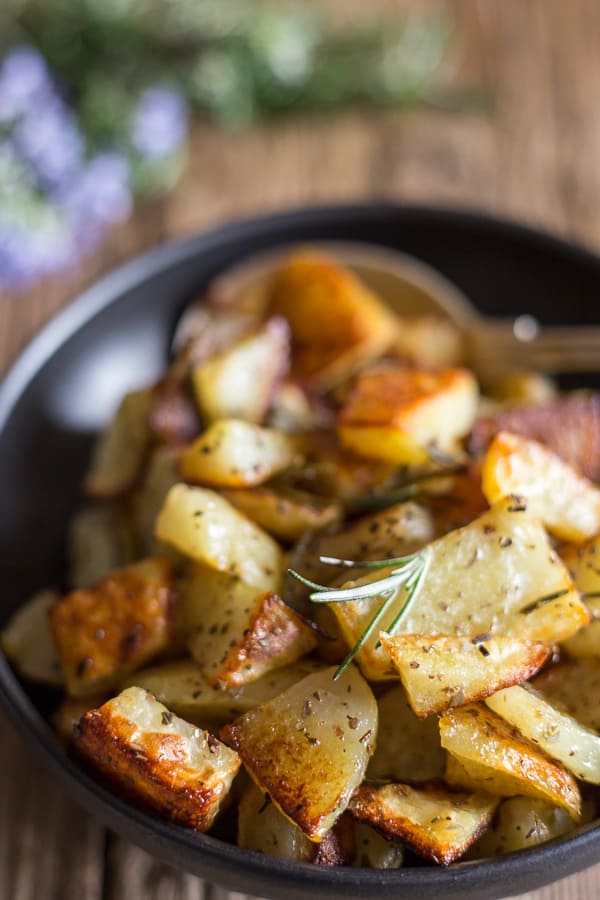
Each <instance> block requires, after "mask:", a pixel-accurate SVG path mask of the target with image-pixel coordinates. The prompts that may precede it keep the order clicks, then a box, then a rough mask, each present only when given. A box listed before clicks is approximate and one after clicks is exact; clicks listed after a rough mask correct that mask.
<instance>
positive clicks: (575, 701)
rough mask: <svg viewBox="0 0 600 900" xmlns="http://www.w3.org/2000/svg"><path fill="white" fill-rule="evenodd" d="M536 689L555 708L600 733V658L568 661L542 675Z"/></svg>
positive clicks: (535, 681) (535, 685) (536, 682)
mask: <svg viewBox="0 0 600 900" xmlns="http://www.w3.org/2000/svg"><path fill="white" fill-rule="evenodd" d="M533 687H534V688H535V689H536V691H538V692H539V693H540V694H541V695H542V696H543V697H545V698H546V699H547V700H548V701H549V702H550V703H552V705H553V706H556V707H557V708H558V709H561V710H564V711H565V712H567V713H569V714H570V715H571V716H573V718H574V719H577V721H578V722H581V724H582V725H584V726H586V727H587V728H593V729H594V731H600V659H577V660H565V661H564V662H561V663H559V664H558V665H557V666H552V668H549V669H546V670H545V671H544V672H542V673H541V675H538V676H537V677H536V678H535V680H534V681H533Z"/></svg>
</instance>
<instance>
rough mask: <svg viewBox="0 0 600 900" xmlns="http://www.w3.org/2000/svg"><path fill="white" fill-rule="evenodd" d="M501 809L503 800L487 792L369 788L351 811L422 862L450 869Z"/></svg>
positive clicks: (361, 790)
mask: <svg viewBox="0 0 600 900" xmlns="http://www.w3.org/2000/svg"><path fill="white" fill-rule="evenodd" d="M497 805H498V798H497V797H491V796H490V795H489V794H486V793H484V792H483V791H478V792H477V793H473V794H455V793H452V792H451V791H449V790H448V789H447V788H443V787H426V788H413V787H410V785H408V784H386V785H383V786H382V787H378V786H376V785H370V784H364V785H362V786H361V787H359V789H358V790H357V792H356V794H355V795H354V797H353V799H352V803H351V805H350V811H351V813H352V815H353V816H356V818H357V819H359V820H360V821H361V822H367V823H368V824H369V825H372V826H373V827H374V828H377V829H378V830H379V831H381V833H382V834H385V835H386V836H387V837H390V838H395V839H396V840H401V841H403V842H404V843H406V844H408V846H409V847H410V848H411V849H412V850H414V851H415V853H418V854H419V856H424V857H425V858H426V859H431V860H433V862H436V863H440V864H441V865H443V866H448V865H450V863H452V862H454V860H456V859H458V858H459V857H460V856H462V855H463V853H465V851H466V850H468V848H469V847H470V846H471V844H472V843H473V842H474V841H476V840H477V838H478V837H479V835H480V834H481V833H482V832H483V831H484V830H485V828H487V826H488V825H489V823H490V821H491V818H492V816H493V814H494V810H495V809H496V807H497Z"/></svg>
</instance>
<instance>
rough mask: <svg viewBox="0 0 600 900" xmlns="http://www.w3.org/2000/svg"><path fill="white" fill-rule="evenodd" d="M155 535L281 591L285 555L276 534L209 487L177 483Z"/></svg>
mask: <svg viewBox="0 0 600 900" xmlns="http://www.w3.org/2000/svg"><path fill="white" fill-rule="evenodd" d="M155 535H156V537H157V538H158V539H159V540H161V541H166V542H167V543H168V544H170V545H172V546H173V547H175V548H176V549H177V550H179V551H180V552H181V553H183V554H184V555H185V556H188V557H190V558H191V559H193V560H195V561H196V562H199V563H203V564H204V565H206V566H208V567H209V568H212V569H216V570H217V571H219V572H225V573H227V574H228V575H231V576H232V577H239V578H241V579H242V581H244V582H245V583H246V584H248V585H251V586H252V587H255V588H257V589H258V590H262V591H277V590H278V589H279V586H280V584H281V575H282V567H283V558H282V553H281V550H280V548H279V546H278V544H276V543H275V541H274V540H273V538H272V537H270V535H268V534H267V533H266V531H263V530H262V528H259V527H258V525H255V524H254V522H251V521H250V519H247V518H246V516H243V515H242V514H241V513H239V512H238V511H237V509H234V507H233V506H232V505H231V504H230V503H228V502H227V500H224V499H223V497H221V496H219V494H217V493H215V492H214V491H211V490H207V489H206V488H199V487H189V486H188V485H187V484H176V485H174V486H173V487H172V488H171V489H170V491H169V493H168V494H167V496H166V498H165V501H164V503H163V506H162V508H161V510H160V513H159V515H158V519H157V520H156V528H155Z"/></svg>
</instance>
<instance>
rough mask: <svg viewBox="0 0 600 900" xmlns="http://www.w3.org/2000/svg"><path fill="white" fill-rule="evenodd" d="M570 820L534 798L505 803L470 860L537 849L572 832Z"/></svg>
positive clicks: (473, 850)
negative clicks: (529, 848) (540, 845)
mask: <svg viewBox="0 0 600 900" xmlns="http://www.w3.org/2000/svg"><path fill="white" fill-rule="evenodd" d="M574 828H575V825H574V823H573V820H572V819H571V817H570V816H569V815H568V814H567V813H566V812H565V811H564V809H561V808H560V807H558V806H550V805H549V804H548V803H545V802H544V801H543V800H534V799H533V798H532V797H511V798H510V799H509V800H503V801H502V803H501V804H500V806H499V807H498V810H497V812H496V815H495V817H494V822H493V823H492V825H491V826H490V828H488V830H487V831H486V832H485V834H484V835H483V836H482V837H481V838H480V839H479V840H478V841H477V843H476V844H475V845H474V846H473V847H472V848H471V851H470V852H469V859H485V858H487V857H490V856H501V855H502V854H503V853H514V852H515V850H526V849H527V848H528V847H537V846H538V845H539V844H545V843H546V841H551V840H552V839H553V838H557V837H562V835H564V834H569V832H570V831H573V829H574Z"/></svg>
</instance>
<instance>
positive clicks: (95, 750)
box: [74, 687, 240, 831]
mask: <svg viewBox="0 0 600 900" xmlns="http://www.w3.org/2000/svg"><path fill="white" fill-rule="evenodd" d="M128 692H137V693H138V694H139V696H140V697H143V695H145V696H146V697H147V698H148V700H147V701H146V702H150V703H152V704H154V705H156V706H157V707H158V708H159V710H160V711H162V717H163V718H162V722H163V723H165V724H166V723H169V724H170V722H175V723H176V725H177V724H183V725H184V726H185V725H187V723H183V722H182V720H177V719H176V718H175V717H174V716H173V714H172V713H169V712H168V710H167V709H166V707H163V706H162V705H161V704H158V703H157V701H156V700H155V699H154V698H153V697H152V695H151V694H148V692H147V691H143V690H142V689H141V688H135V687H134V688H129V689H128V691H125V692H124V694H127V693H128ZM120 696H121V697H122V696H123V695H120ZM119 700H120V697H118V698H116V699H115V700H112V701H109V702H108V703H105V704H104V706H102V707H100V709H92V710H90V711H89V712H87V713H85V715H84V716H82V718H81V719H80V721H79V724H78V725H77V726H76V729H75V740H74V746H75V749H76V751H77V752H78V753H79V754H80V755H81V756H83V757H84V758H85V759H86V760H88V762H90V763H91V764H92V766H93V767H94V768H95V769H98V770H99V771H100V772H101V773H102V774H103V775H104V776H105V777H106V778H108V779H109V781H111V782H113V783H115V784H117V785H118V786H119V790H120V791H122V792H124V793H125V794H126V795H127V796H129V797H131V798H132V799H134V800H137V801H140V800H141V801H143V802H144V803H146V804H148V805H149V806H151V807H153V808H154V809H155V810H157V811H158V812H159V813H160V814H161V815H162V816H166V817H167V818H169V819H171V820H173V821H175V822H179V823H180V824H182V825H187V826H189V827H190V828H193V829H195V830H196V831H206V830H207V829H208V828H210V826H211V825H212V823H213V821H214V818H215V816H216V814H217V812H218V810H219V806H220V802H221V800H222V798H223V797H224V796H225V794H226V793H227V791H228V789H229V786H230V784H231V780H232V779H233V776H234V775H235V774H236V772H237V770H238V768H239V765H240V762H239V758H238V757H237V754H235V753H234V752H232V751H231V750H230V749H229V748H228V747H225V746H224V745H223V744H221V742H220V741H219V740H217V738H215V737H213V736H212V735H211V734H208V733H207V732H202V731H201V730H200V729H198V728H194V729H192V726H187V729H188V730H190V731H192V733H193V734H194V738H195V739H196V740H197V741H199V742H201V743H203V744H204V743H205V744H206V747H207V749H208V753H209V754H211V755H213V756H214V760H215V762H214V763H213V765H212V767H210V766H208V764H207V762H206V761H205V762H204V764H203V765H202V767H199V766H198V765H193V764H192V763H191V761H190V758H189V757H190V753H189V744H190V740H191V738H190V736H189V735H182V734H179V733H177V732H176V730H175V729H174V730H173V731H172V732H171V733H166V732H165V731H164V730H163V731H162V732H161V731H156V730H147V729H144V728H143V726H141V725H139V724H138V723H137V722H136V721H135V720H134V719H133V718H130V717H129V716H126V715H124V714H123V713H122V712H121V710H120V709H119ZM219 766H220V767H221V769H222V772H219V771H218V769H219Z"/></svg>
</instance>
